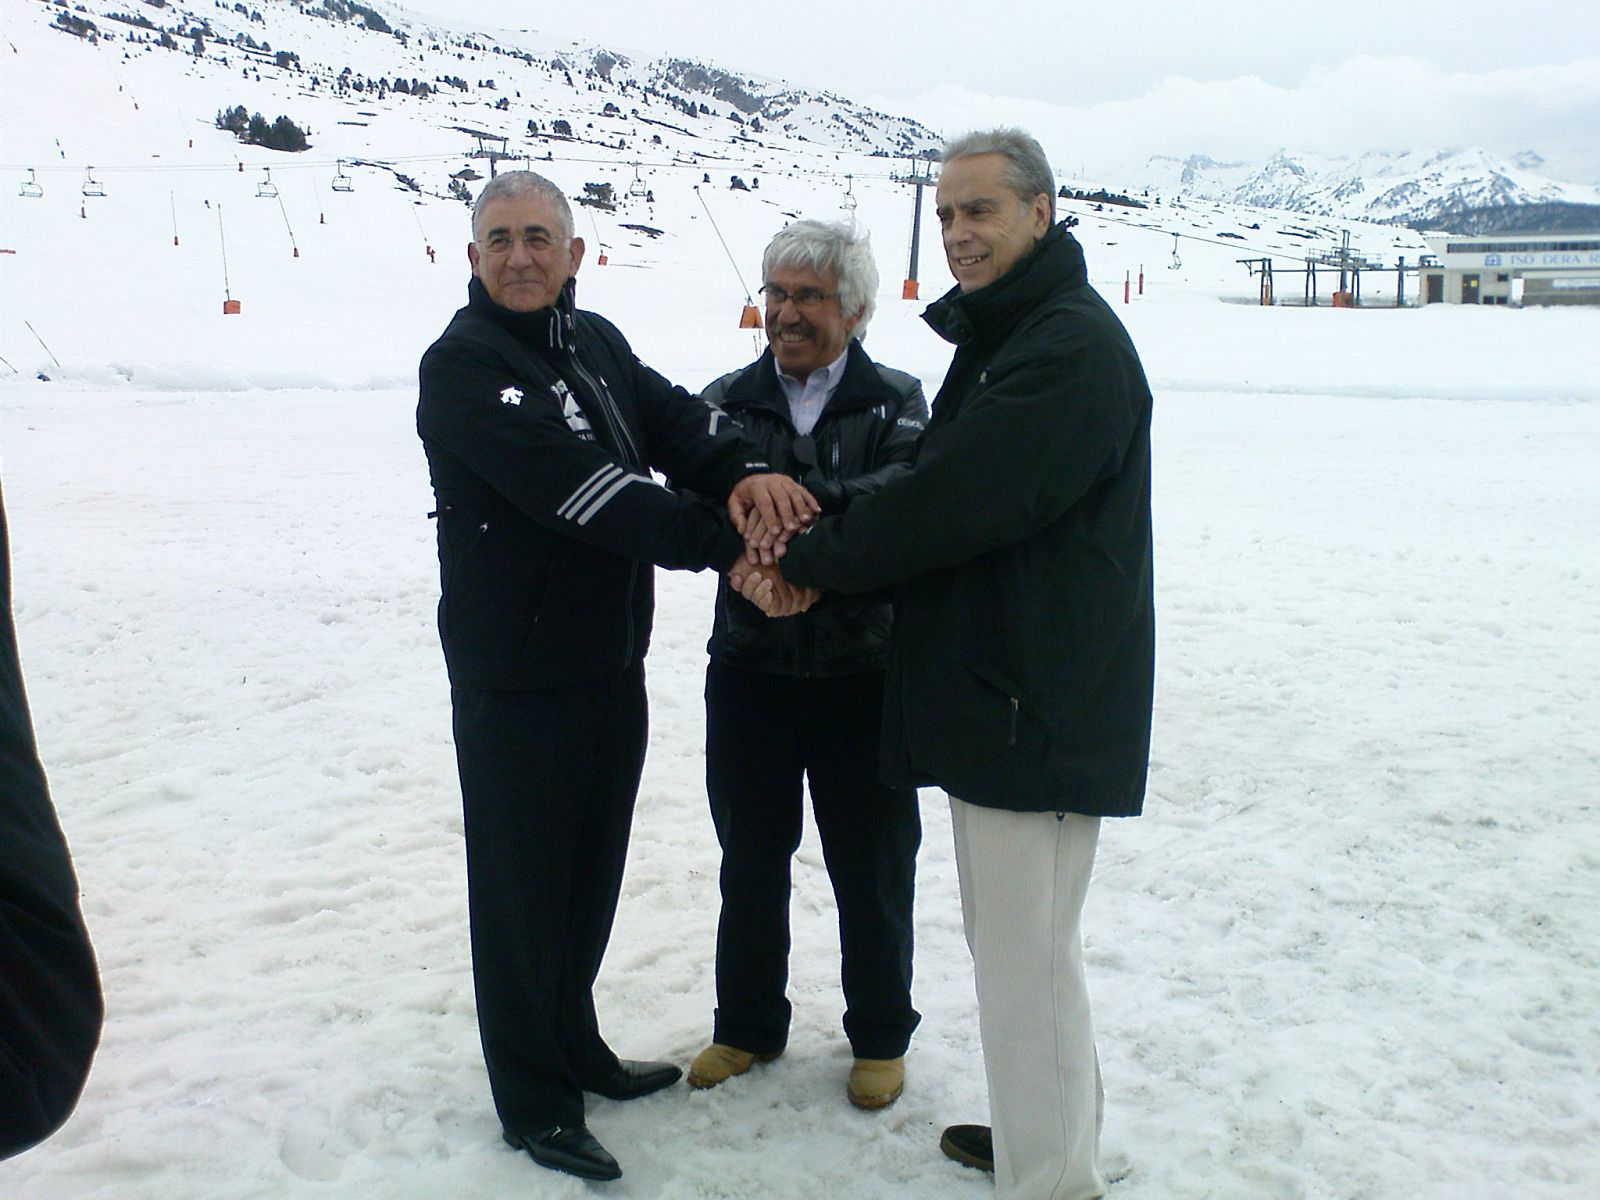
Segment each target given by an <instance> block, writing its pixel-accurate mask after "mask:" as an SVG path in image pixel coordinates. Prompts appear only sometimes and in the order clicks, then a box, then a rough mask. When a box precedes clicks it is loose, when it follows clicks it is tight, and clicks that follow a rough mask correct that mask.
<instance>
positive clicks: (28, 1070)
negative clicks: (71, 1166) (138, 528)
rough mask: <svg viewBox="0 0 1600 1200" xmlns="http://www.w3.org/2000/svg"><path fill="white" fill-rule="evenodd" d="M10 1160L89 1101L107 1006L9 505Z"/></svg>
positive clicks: (2, 1083)
mask: <svg viewBox="0 0 1600 1200" xmlns="http://www.w3.org/2000/svg"><path fill="white" fill-rule="evenodd" d="M0 572H3V573H4V574H3V578H0V601H3V604H4V608H3V609H0V1158H8V1157H10V1156H11V1155H13V1154H16V1153H18V1152H19V1151H22V1150H25V1149H27V1148H28V1147H29V1146H31V1145H33V1144H34V1143H35V1142H37V1141H40V1140H41V1139H43V1138H45V1137H47V1136H48V1135H49V1134H50V1133H51V1132H52V1131H54V1130H55V1129H56V1127H57V1126H59V1125H60V1124H61V1123H62V1122H63V1121H65V1120H66V1119H67V1114H68V1113H70V1112H71V1111H72V1107H73V1105H74V1104H76V1103H77V1100H78V1093H79V1091H81V1090H82V1088H83V1082H84V1080H85V1079H86V1078H87V1077H88V1074H89V1063H90V1061H91V1060H92V1059H93V1058H94V1051H95V1047H96V1046H97V1045H98V1044H99V1041H100V1022H101V1017H102V1016H103V1014H104V1008H103V1005H102V1002H101V998H100V977H99V974H98V973H97V972H96V970H95V962H94V950H93V948H92V947H91V946H90V945H89V935H88V933H87V932H86V931H85V929H84V927H83V915H82V913H81V912H80V911H79V908H78V881H77V878H76V876H75V875H74V874H73V871H72V859H71V858H70V856H69V855H68V853H67V843H66V839H65V838H63V837H62V836H61V826H60V824H59V823H58V822H57V821H56V814H55V810H54V809H53V808H52V807H51V806H50V790H49V787H48V786H47V785H46V783H45V776H44V768H43V767H42V766H40V765H39V752H38V749H37V747H36V746H35V744H34V739H33V722H32V720H31V719H30V718H29V716H28V697H27V693H26V692H25V691H24V690H23V686H22V667H21V665H20V663H19V662H18V660H17V639H16V633H15V630H14V629H13V627H12V623H11V569H10V559H9V556H8V552H7V546H6V526H5V510H4V507H3V506H0Z"/></svg>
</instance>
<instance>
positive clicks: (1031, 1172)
mask: <svg viewBox="0 0 1600 1200" xmlns="http://www.w3.org/2000/svg"><path fill="white" fill-rule="evenodd" d="M950 816H951V824H952V825H953V826H954V828H955V837H956V870H957V873H958V874H959V876H960V880H961V915H962V920H963V922H964V924H965V926H966V934H967V946H968V948H969V949H970V950H971V951H972V962H973V966H974V969H975V973H976V976H977V985H978V1027H979V1032H980V1033H981V1035H982V1038H983V1065H984V1072H985V1074H986V1075H987V1077H988V1082H989V1119H990V1124H991V1126H992V1128H993V1130H994V1154H995V1164H994V1178H995V1196H996V1200H1091V1198H1092V1197H1096V1196H1101V1195H1104V1193H1105V1182H1104V1181H1103V1180H1102V1179H1101V1177H1100V1171H1099V1167H1098V1165H1097V1163H1096V1155H1097V1152H1098V1148H1099V1143H1100V1122H1101V1114H1102V1111H1103V1108H1104V1095H1103V1093H1102V1091H1101V1087H1100V1064H1099V1062H1098V1060H1097V1058H1096V1055H1095V1047H1094V1026H1093V1024H1092V1023H1091V1021H1090V1018H1089V990H1088V987H1087V985H1086V984H1085V982H1084V977H1083V938H1082V933H1081V930H1080V918H1081V916H1082V913H1083V901H1084V897H1085V895H1087V893H1088V890H1089V876H1090V873H1091V872H1092V871H1093V869H1094V852H1095V845H1096V843H1097V842H1098V841H1099V837H1100V818H1099V817H1086V816H1080V815H1078V814H1076V813H1068V814H1067V815H1066V816H1065V817H1062V818H1058V817H1057V816H1056V814H1055V813H1016V812H1007V811H1006V810H1004V809H998V808H982V807H980V806H978V805H975V804H968V803H966V802H965V801H963V800H959V799H957V798H956V797H954V796H951V797H950Z"/></svg>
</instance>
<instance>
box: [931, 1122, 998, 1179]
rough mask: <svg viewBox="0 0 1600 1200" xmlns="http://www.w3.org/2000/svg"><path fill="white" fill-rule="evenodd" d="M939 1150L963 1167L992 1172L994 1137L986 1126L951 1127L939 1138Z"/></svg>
mask: <svg viewBox="0 0 1600 1200" xmlns="http://www.w3.org/2000/svg"><path fill="white" fill-rule="evenodd" d="M939 1149H941V1150H943V1151H944V1154H945V1157H946V1158H953V1159H955V1160H956V1161H957V1162H958V1163H961V1164H962V1165H963V1166H967V1167H977V1168H978V1170H980V1171H992V1170H994V1135H993V1134H992V1133H991V1132H990V1130H989V1127H988V1126H987V1125H952V1126H950V1128H948V1129H946V1130H945V1131H944V1133H943V1135H941V1136H940V1138H939Z"/></svg>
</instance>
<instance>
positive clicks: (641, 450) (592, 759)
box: [417, 171, 815, 1180]
mask: <svg viewBox="0 0 1600 1200" xmlns="http://www.w3.org/2000/svg"><path fill="white" fill-rule="evenodd" d="M472 237H473V240H472V242H471V243H470V244H469V245H468V247H467V258H468V261H469V262H470V263H471V265H472V279H471V280H470V281H469V282H468V286H467V296H468V301H467V305H466V307H465V308H462V309H461V310H459V311H458V312H457V313H456V315H455V317H454V319H452V320H451V322H450V325H449V327H448V328H447V329H446V330H445V332H444V334H443V335H442V336H441V337H440V338H439V340H438V341H436V342H435V343H434V344H433V345H432V346H431V347H429V349H428V351H427V353H426V354H424V355H423V359H422V367H421V397H420V400H419V402H418V405H417V431H418V433H419V434H420V435H421V437H422V441H423V446H424V448H425V450H426V451H427V457H428V471H429V475H430V476H431V478H432V481H433V488H434V494H435V496H436V497H437V500H438V504H437V510H436V511H435V513H433V514H431V515H433V516H435V517H436V518H437V520H438V542H439V568H440V584H441V591H442V597H441V599H440V602H439V634H440V639H441V641H442V642H443V644H444V654H445V663H446V666H447V667H448V670H449V675H450V688H451V691H450V699H451V707H452V711H453V726H454V734H455V743H456V760H457V765H458V768H459V771H460V776H461V798H462V807H463V811H464V814H465V830H466V843H467V903H468V910H469V913H470V916H471V922H472V974H473V986H474V990H475V992H476V996H477V1002H478V1027H479V1032H480V1034H481V1036H482V1041H483V1052H484V1059H485V1061H486V1063H487V1066H488V1070H489V1086H490V1090H491V1092H492V1093H493V1095H494V1103H495V1108H496V1110H497V1112H498V1114H499V1117H500V1121H501V1126H502V1129H503V1131H504V1135H505V1140H506V1141H507V1142H509V1143H510V1144H511V1145H513V1146H515V1147H517V1148H518V1149H522V1150H526V1151H527V1152H528V1153H529V1154H530V1155H532V1157H533V1159H534V1160H535V1161H536V1162H538V1163H540V1164H541V1165H543V1166H546V1167H550V1168H552V1169H554V1170H558V1171H564V1172H566V1173H568V1174H571V1175H577V1176H579V1177H582V1178H585V1179H601V1180H605V1179H616V1178H617V1177H619V1176H620V1175H621V1174H622V1169H621V1167H619V1166H618V1165H617V1161H616V1160H615V1159H614V1158H612V1156H611V1155H610V1154H609V1153H607V1151H606V1149H605V1147H603V1146H602V1145H601V1144H600V1143H599V1141H597V1140H596V1139H595V1137H594V1136H593V1135H592V1134H591V1133H590V1132H589V1130H588V1128H587V1126H586V1124H585V1121H584V1093H585V1092H592V1093H594V1094H596V1095H600V1096H605V1097H608V1098H609V1099H612V1100H632V1099H636V1098H638V1097H641V1096H646V1095H649V1094H650V1093H651V1092H654V1091H658V1090H660V1089H661V1088H664V1087H669V1086H671V1085H672V1084H673V1083H675V1082H676V1081H677V1080H678V1078H679V1076H680V1075H681V1072H680V1071H679V1069H678V1068H677V1067H676V1066H673V1065H672V1064H670V1063H661V1062H629V1061H626V1060H622V1059H619V1058H618V1057H617V1055H616V1054H615V1053H614V1052H613V1051H612V1050H611V1048H610V1047H609V1046H608V1045H607V1044H606V1041H605V1039H604V1037H602V1036H601V1033H600V1027H599V1021H598V1019H597V1017H596V1014H595V1007H594V982H595V977H596V975H597V974H598V972H599V970H600V960H601V957H602V956H603V954H604V953H605V947H606V942H607V940H608V939H609V937H610V934H611V923H612V919H613V917H614V916H615V914H616V909H617V898H618V894H619V892H620V890H621V886H622V873H623V865H624V861H625V860H626V857H627V850H628V833H629V827H630V824H631V822H632V817H633V805H634V799H635V796H636V795H637V793H638V787H639V779H640V773H641V770H642V768H643V766H644V751H645V737H646V710H645V685H644V656H645V651H646V649H647V648H648V645H649V639H650V628H651V618H652V614H653V608H654V596H653V588H652V574H653V573H652V564H655V565H660V566H665V567H676V568H680V569H685V570H696V571H697V570H700V569H702V568H705V567H708V566H709V567H713V568H715V569H717V570H726V569H727V568H728V567H730V566H731V565H732V564H733V563H734V562H736V561H738V560H740V559H741V557H742V555H743V553H744V552H745V550H746V546H747V543H746V540H745V539H744V538H743V537H742V536H741V532H740V531H743V530H746V529H749V528H751V520H752V517H754V516H756V515H757V514H759V516H760V521H759V523H760V525H761V526H762V528H763V529H765V530H770V531H772V538H773V540H774V541H775V540H776V538H778V537H786V536H788V535H789V534H791V533H793V532H794V531H796V530H798V529H799V528H800V527H801V525H802V524H803V523H804V522H805V521H806V520H809V519H810V517H811V515H812V514H813V513H814V511H815V503H814V501H812V499H811V498H810V497H809V496H807V495H806V494H805V491H804V489H803V488H801V487H800V485H799V484H797V483H795V482H794V481H793V480H792V479H789V478H787V477H786V476H784V475H779V474H775V473H773V472H772V470H771V468H769V467H768V465H767V463H766V461H765V460H764V459H763V458H762V457H761V455H760V453H759V452H758V451H757V450H756V449H755V448H754V447H753V446H751V445H750V444H749V443H748V442H747V441H745V439H743V438H742V437H740V436H739V434H738V432H737V430H735V429H734V428H733V426H732V424H731V423H730V422H729V421H728V420H727V419H726V417H725V416H724V415H723V414H722V413H721V412H720V411H718V410H717V409H715V408H713V407H711V406H710V405H708V404H706V403H704V402H702V401H700V400H698V399H696V398H695V397H693V396H691V395H689V394H688V393H687V392H685V391H684V390H683V389H682V388H676V387H673V386H672V385H671V384H670V383H668V382H667V381H666V380H665V379H663V378H662V377H661V376H660V375H658V374H656V373H655V372H654V371H652V370H651V369H650V368H649V367H647V366H645V365H644V364H643V363H641V362H640V361H639V360H638V359H637V358H636V357H634V354H633V351H632V350H631V349H630V348H629V346H628V343H627V341H626V340H625V339H624V338H623V336H622V334H621V332H620V331H618V329H617V328H616V327H615V326H614V325H612V324H611V323H610V322H609V321H607V320H605V318H603V317H601V316H599V315H598V314H596V313H591V312H584V311H581V310H579V309H578V308H577V307H576V304H575V291H574V286H575V281H574V277H575V276H576V274H577V271H578V267H579V264H580V263H582V261H583V251H584V245H583V239H582V238H578V237H574V236H573V230H572V210H571V207H570V206H569V205H568V204H567V200H566V197H565V196H563V195H562V193H561V190H560V188H558V187H556V186H555V184H553V183H551V182H550V181H549V180H547V179H545V178H544V177H542V176H540V175H536V174H534V173H533V172H531V171H513V172H510V173H508V174H505V175H501V176H500V177H499V178H497V179H495V180H493V181H491V182H490V183H488V184H486V185H485V187H484V189H483V191H482V192H481V193H480V194H479V196H478V201H477V204H476V205H475V206H474V208H473V212H472ZM652 469H659V470H661V471H664V472H671V473H672V474H673V475H675V476H676V477H678V478H679V479H682V480H684V481H686V482H687V483H690V484H692V485H694V486H696V487H698V488H699V489H700V490H701V491H702V492H703V493H705V494H707V495H714V496H715V497H716V498H717V500H718V502H719V503H718V504H717V505H711V504H707V503H706V502H705V501H703V500H700V499H698V498H696V497H694V496H689V495H684V494H680V493H677V492H673V491H670V490H668V489H667V488H666V487H664V486H662V485H661V484H659V483H657V482H656V480H655V479H654V478H653V477H652V475H651V471H652ZM724 498H726V500H727V515H723V513H722V511H721V503H720V502H721V501H722V500H723V499H724ZM736 530H737V531H736ZM771 544H772V543H771V542H769V543H768V549H769V550H770V548H771ZM740 603H743V601H741V602H740Z"/></svg>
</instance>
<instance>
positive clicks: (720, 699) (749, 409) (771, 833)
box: [689, 220, 928, 1109]
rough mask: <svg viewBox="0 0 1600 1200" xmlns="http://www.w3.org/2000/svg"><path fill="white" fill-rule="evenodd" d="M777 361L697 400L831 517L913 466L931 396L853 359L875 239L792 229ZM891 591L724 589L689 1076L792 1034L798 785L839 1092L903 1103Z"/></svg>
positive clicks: (910, 868) (910, 820)
mask: <svg viewBox="0 0 1600 1200" xmlns="http://www.w3.org/2000/svg"><path fill="white" fill-rule="evenodd" d="M761 271H762V278H763V281H764V286H763V287H762V289H761V291H762V294H763V296H764V297H765V299H766V329H767V349H766V350H765V351H764V352H763V353H762V355H761V357H760V358H758V359H757V360H756V361H755V362H753V363H751V364H749V365H748V366H746V367H743V368H741V369H739V370H737V371H733V372H730V373H729V374H727V375H724V376H723V377H722V378H720V379H718V380H716V381H715V382H714V383H712V384H711V385H710V386H709V387H708V388H706V390H705V392H704V393H703V395H704V397H705V399H706V400H708V401H710V402H712V403H714V404H717V405H718V406H719V407H721V408H722V409H723V410H724V411H725V412H727V414H728V416H729V417H730V418H731V419H732V420H733V421H735V422H736V423H737V424H738V425H740V426H741V427H742V428H743V430H744V432H745V435H746V436H747V437H748V438H750V439H751V441H752V442H753V443H755V444H756V445H757V446H758V447H760V449H761V451H762V453H763V455H764V456H765V457H766V458H767V460H768V461H769V462H770V463H772V465H773V467H774V469H776V470H779V471H783V472H785V473H787V474H790V475H792V476H793V477H794V478H795V479H797V480H799V481H800V482H801V483H803V484H804V485H805V487H806V489H807V490H808V491H809V492H810V493H811V494H812V495H813V496H815V497H816V498H817V500H818V502H819V503H820V504H821V506H822V511H823V513H825V514H826V513H841V512H845V511H847V510H848V508H849V506H850V505H851V504H852V503H853V502H855V501H856V500H857V499H859V498H860V497H862V496H866V495H870V494H871V493H872V492H874V491H876V490H877V489H878V488H880V487H882V486H883V484H884V482H885V480H888V479H890V478H892V477H893V476H894V475H896V474H898V473H901V472H904V471H905V470H906V469H907V464H908V463H909V462H910V459H911V456H912V452H913V449H914V447H915V444H916V439H917V437H918V436H919V435H920V434H921V432H922V430H923V427H924V426H925V425H926V423H927V415H928V407H927V402H926V401H925V400H924V399H923V395H922V385H921V383H920V382H919V381H918V380H917V379H916V378H915V377H913V376H911V375H908V374H906V373H905V372H903V371H896V370H893V369H891V368H889V367H885V366H881V365H879V364H877V363H874V362H873V361H872V359H871V358H869V357H868V356H867V352H866V350H865V349H863V348H862V345H861V341H862V337H863V336H864V334H865V333H866V328H867V325H868V323H869V322H870V321H871V319H872V313H873V309H874V307H875V302H876V292H877V287H878V271H877V268H876V266H875V265H874V264H873V261H872V246H871V243H870V241H869V239H868V237H867V235H866V234H865V233H864V232H860V231H857V230H856V229H854V228H852V227H850V226H847V225H842V224H832V223H825V222H822V221H810V220H805V221H795V222H794V223H792V224H791V225H789V226H787V227H786V228H784V229H782V230H780V231H779V232H778V234H777V235H776V236H774V237H773V239H772V241H771V242H770V243H769V244H768V246H767V249H766V253H765V255H764V256H763V258H762V264H761ZM891 617H892V612H891V608H890V605H889V598H888V596H887V595H881V596H877V597H873V598H870V599H868V600H866V601H862V600H861V599H859V598H851V597H844V596H835V597H825V598H824V599H823V601H822V602H820V603H819V604H818V605H817V606H816V607H815V608H812V609H811V610H810V611H808V612H805V613H801V614H799V615H795V616H791V617H787V618H784V619H781V620H768V619H767V618H766V617H764V616H763V615H762V613H761V612H760V610H758V609H757V608H756V607H755V606H754V605H752V604H750V603H749V602H748V601H746V600H744V599H742V598H741V597H740V596H739V595H738V594H737V593H736V592H733V591H732V590H731V589H730V588H729V587H728V585H727V581H726V580H724V581H723V583H722V585H721V587H720V589H719V591H718V595H717V607H716V616H715V623H714V626H713V630H712V635H711V642H710V645H709V647H708V649H709V651H710V655H711V662H710V665H709V667H708V669H707V671H706V791H707V793H708V795H709V797H710V801H711V815H712V819H713V821H714V823H715V825H716V830H717V838H718V841H719V842H720V843H721V845H722V871H721V890H722V913H721V918H720V920H719V922H718V926H717V968H716V972H717V1009H716V1015H715V1020H714V1029H713V1034H712V1039H713V1040H712V1044H711V1045H710V1046H708V1047H707V1048H706V1049H705V1050H703V1051H702V1052H701V1053H700V1055H699V1056H698V1057H697V1058H696V1059H695V1060H694V1063H693V1065H692V1066H691V1067H690V1069H689V1083H690V1084H691V1085H692V1086H695V1087H703V1088H704V1087H714V1086H716V1085H718V1084H720V1083H722V1082H724V1081H725V1080H727V1079H728V1078H730V1077H731V1076H734V1075H741V1074H743V1073H744V1072H746V1071H748V1070H749V1069H750V1066H751V1064H752V1063H753V1062H755V1061H757V1060H762V1061H766V1060H770V1059H773V1058H776V1057H777V1056H778V1055H779V1054H780V1053H781V1052H782V1051H783V1049H784V1046H785V1044H786V1043H787V1040H788V1036H789V1021H790V1014H791V1009H790V1004H789V1000H788V997H787V996H786V995H785V989H786V987H787V984H788V977H789V940H790V939H789V890H790V867H791V861H792V859H793V856H794V853H795V850H796V849H797V848H798V847H799V845H800V836H801V826H802V823H803V787H804V785H805V784H806V783H807V782H809V783H810V791H811V807H812V812H813V814H814V815H815V818H816V822H817V832H818V835H819V837H820V838H821V841H822V850H823V855H824V858H825V860H826V862H827V867H828V876H829V878H830V880H831V881H832V884H833V893H834V898H835V900H836V902H837V904H838V909H839V949H840V960H841V978H842V984H843V990H844V998H845V1005H846V1007H845V1013H844V1031H845V1036H846V1037H847V1038H848V1039H849V1042H850V1047H851V1050H852V1052H853V1054H854V1063H853V1065H852V1067H851V1070H850V1076H849V1079H848V1081H847V1083H846V1095H847V1096H848V1097H849V1099H850V1101H851V1103H853V1104H855V1105H856V1106H857V1107H858V1108H866V1109H877V1108H883V1107H886V1106H887V1105H889V1104H892V1103H893V1102H894V1101H895V1099H896V1098H897V1097H898V1096H899V1095H900V1092H901V1089H902V1087H903V1085H904V1079H905V1053H906V1048H907V1045H908V1044H909V1042H910V1039H911V1033H912V1030H913V1029H915V1028H916V1025H917V1021H918V1019H919V1018H918V1014H917V1011H916V1010H915V1009H914V1008H913V1007H912V1006H911V943H912V922H911V907H912V892H913V881H914V877H915V872H916V857H917V846H918V844H919V842H920V840H921V836H922V827H921V822H920V820H919V818H918V814H917V794H916V789H914V788H912V787H907V786H903V785H902V786H894V787H890V786H887V785H885V784H883V783H881V782H879V780H878V732H879V726H880V724H881V720H882V710H883V679H884V667H885V665H886V664H887V662H888V654H889V628H890V621H891Z"/></svg>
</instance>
